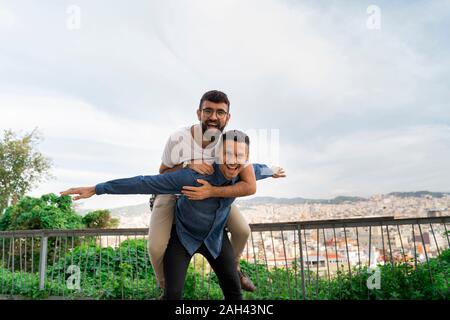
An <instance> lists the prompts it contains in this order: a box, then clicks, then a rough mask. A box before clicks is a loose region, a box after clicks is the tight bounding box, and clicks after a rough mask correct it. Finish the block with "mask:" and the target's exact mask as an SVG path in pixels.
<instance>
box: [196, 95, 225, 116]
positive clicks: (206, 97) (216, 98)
mask: <svg viewBox="0 0 450 320" xmlns="http://www.w3.org/2000/svg"><path fill="white" fill-rule="evenodd" d="M203 101H211V102H214V103H225V104H226V105H227V106H228V111H230V100H228V96H227V95H226V94H225V93H223V92H222V91H218V90H211V91H208V92H206V93H205V94H204V95H203V96H202V98H201V99H200V104H199V106H198V109H199V110H202V105H203Z"/></svg>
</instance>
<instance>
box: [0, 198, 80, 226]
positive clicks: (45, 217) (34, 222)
mask: <svg viewBox="0 0 450 320" xmlns="http://www.w3.org/2000/svg"><path fill="white" fill-rule="evenodd" d="M83 227H84V225H83V223H82V217H81V216H80V215H79V214H77V213H76V212H75V211H74V210H73V209H72V199H71V198H70V197H69V196H63V197H58V196H57V195H55V194H52V193H51V194H46V195H43V196H41V197H40V198H32V197H23V198H22V199H20V201H19V202H17V204H15V205H13V206H10V207H8V208H7V209H6V211H5V214H4V215H3V216H2V217H1V218H0V230H38V229H80V228H83Z"/></svg>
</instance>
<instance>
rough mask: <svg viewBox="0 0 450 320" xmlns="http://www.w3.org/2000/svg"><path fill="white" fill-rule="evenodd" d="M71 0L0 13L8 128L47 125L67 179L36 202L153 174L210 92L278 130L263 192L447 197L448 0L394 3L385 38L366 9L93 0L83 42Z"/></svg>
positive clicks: (235, 121) (248, 124)
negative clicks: (276, 174) (275, 176)
mask: <svg viewBox="0 0 450 320" xmlns="http://www.w3.org/2000/svg"><path fill="white" fill-rule="evenodd" d="M4 3H7V4H8V6H6V5H5V4H4ZM69 4H73V3H66V2H63V3H58V4H54V3H50V2H39V3H37V2H28V3H27V6H26V7H24V6H23V5H21V4H20V2H13V1H2V4H1V5H0V92H1V93H0V127H1V128H2V129H3V128H13V129H15V130H24V131H30V130H31V129H32V128H34V127H39V128H40V129H41V131H42V132H43V134H44V136H45V141H44V142H43V144H42V150H43V151H44V152H45V153H46V154H48V155H49V156H51V157H52V158H53V160H54V162H55V172H56V173H57V175H58V177H57V180H56V181H53V182H49V183H47V184H46V185H45V186H46V187H45V188H44V187H42V188H41V189H38V190H37V191H36V192H39V191H40V190H54V189H60V188H61V187H63V188H64V187H65V186H67V187H69V186H68V184H83V183H92V181H93V180H97V179H100V180H104V179H107V178H108V177H106V175H108V176H112V175H113V174H114V175H117V176H130V175H136V174H141V173H147V172H149V173H150V172H156V170H157V168H158V165H159V161H160V154H161V152H162V148H163V146H164V143H165V141H166V139H167V137H168V135H169V134H170V133H171V132H172V131H174V130H176V129H177V128H178V127H180V126H182V125H187V124H189V123H193V122H195V121H196V117H195V109H196V107H197V104H198V100H199V98H200V96H201V94H202V93H203V92H204V91H206V90H208V89H212V88H217V89H222V90H224V91H225V92H227V93H228V94H229V96H230V98H231V113H232V120H231V122H230V127H233V128H243V129H247V128H254V129H260V128H265V129H268V130H270V129H279V130H280V138H281V139H282V143H281V148H280V152H281V155H280V164H281V165H283V166H285V167H286V170H287V172H288V175H289V178H288V179H286V180H277V181H270V180H266V181H263V182H260V188H259V191H258V195H276V196H310V197H326V196H333V195H337V194H338V193H341V192H347V193H349V194H350V193H358V194H360V193H362V194H369V193H371V192H375V191H376V192H378V191H381V192H389V191H393V190H408V189H415V188H420V189H433V190H445V189H448V186H447V181H448V176H446V175H447V171H448V170H447V167H446V165H445V164H446V163H448V162H449V161H450V155H449V153H448V152H447V150H448V149H450V148H449V146H450V141H449V139H448V130H447V127H446V126H445V125H446V124H448V123H449V122H450V109H449V108H448V103H447V102H448V99H449V98H450V96H449V94H448V88H447V86H446V84H447V83H448V80H449V76H450V63H449V62H448V55H449V46H448V44H447V42H445V41H444V40H445V39H446V37H445V36H444V33H445V32H444V31H443V30H447V29H448V28H446V27H447V26H448V22H447V21H448V19H446V18H448V15H449V14H448V10H445V9H447V8H448V5H449V3H448V1H447V2H440V3H434V2H433V3H428V2H417V3H414V4H411V5H408V6H406V5H403V4H393V3H391V2H382V3H380V4H379V5H380V7H381V9H382V29H381V30H380V32H371V31H370V30H368V29H367V28H366V24H365V22H366V18H367V13H366V8H367V6H366V4H363V3H352V4H350V3H345V4H344V3H343V4H340V3H339V4H338V3H335V4H332V5H330V4H328V3H327V4H326V5H322V4H321V2H296V1H282V0H262V1H256V0H251V1H245V2H242V1H237V0H231V1H206V0H194V1H182V0H164V1H163V0H153V1H135V2H133V5H130V4H129V3H125V2H109V1H86V0H80V1H77V5H79V6H80V8H81V14H82V17H81V19H82V20H81V23H82V25H81V29H80V30H78V31H70V30H68V29H67V28H66V25H65V21H66V18H67V13H66V5H69ZM405 17H407V19H406V18H405ZM404 18H405V19H404ZM253 151H254V149H253ZM253 151H252V152H253ZM435 155H438V156H435ZM263 160H264V158H263ZM96 172H97V173H100V174H98V175H96V174H95V173H96ZM104 174H105V176H104ZM90 178H92V181H91V179H90ZM94 178H96V179H94ZM95 182H97V181H95ZM99 198H101V197H99ZM101 199H105V198H101ZM108 199H109V198H108ZM121 199H122V198H121ZM133 199H135V198H127V200H123V201H130V204H131V203H133V201H135V200H133ZM92 201H96V200H92ZM99 201H100V200H99ZM101 201H103V200H101ZM111 201H115V200H113V199H112V198H111ZM117 201H119V200H117ZM120 201H122V200H120ZM92 203H93V204H94V202H92ZM99 203H100V202H99ZM102 203H103V202H102ZM111 203H112V202H111Z"/></svg>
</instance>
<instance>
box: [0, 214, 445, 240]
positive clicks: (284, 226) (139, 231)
mask: <svg viewBox="0 0 450 320" xmlns="http://www.w3.org/2000/svg"><path fill="white" fill-rule="evenodd" d="M429 223H450V216H444V217H423V218H402V219H395V218H394V217H373V218H352V219H332V220H310V221H293V222H276V223H253V224H250V228H251V230H252V231H281V230H297V229H298V227H300V228H301V229H317V228H324V229H328V228H342V227H369V226H379V225H384V226H389V225H393V226H396V225H411V224H429ZM117 235H142V236H146V235H148V228H127V229H78V230H17V231H1V232H0V238H12V237H31V236H35V237H36V236H37V237H39V236H41V237H42V236H45V237H56V236H58V237H59V236H68V237H72V236H117Z"/></svg>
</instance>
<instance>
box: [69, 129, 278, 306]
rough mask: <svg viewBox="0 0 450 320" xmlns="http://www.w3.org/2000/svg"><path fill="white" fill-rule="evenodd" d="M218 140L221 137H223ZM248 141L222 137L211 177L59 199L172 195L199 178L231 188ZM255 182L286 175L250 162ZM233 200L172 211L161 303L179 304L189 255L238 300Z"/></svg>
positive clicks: (107, 188) (244, 163) (120, 182)
mask: <svg viewBox="0 0 450 320" xmlns="http://www.w3.org/2000/svg"><path fill="white" fill-rule="evenodd" d="M221 137H222V136H221ZM249 144H250V139H249V137H248V136H247V135H246V134H245V133H243V132H241V131H237V130H232V131H228V132H226V133H225V134H223V137H222V139H221V143H220V147H221V148H220V149H218V151H219V152H220V153H219V154H218V155H217V156H218V159H217V161H216V162H215V163H213V165H212V166H213V172H212V173H211V174H199V173H197V172H196V171H194V170H192V169H186V170H177V171H173V172H169V173H167V174H159V175H154V176H137V177H134V178H126V179H117V180H112V181H108V182H105V183H100V184H97V185H96V186H92V187H81V188H72V189H69V190H66V191H64V192H61V194H62V195H73V194H76V195H77V196H76V197H75V198H74V200H78V199H85V198H89V197H91V196H93V195H94V194H97V195H101V194H149V193H157V194H176V193H180V191H181V190H182V188H183V186H185V185H197V186H198V185H199V184H200V183H199V182H198V181H199V180H203V181H204V182H207V183H208V185H210V186H211V187H213V186H214V187H223V188H226V187H230V186H233V185H235V184H237V183H239V177H240V173H241V172H242V171H243V170H244V169H245V168H247V167H248V159H249ZM251 167H252V169H253V168H254V171H253V172H254V174H255V173H256V174H255V178H257V179H264V178H268V177H274V178H277V177H281V176H284V172H283V170H282V169H278V170H277V171H276V172H274V171H273V169H270V168H268V167H267V166H266V165H260V164H253V165H252V166H251ZM233 201H234V198H233V197H229V198H224V197H209V198H207V199H204V200H201V201H196V200H191V199H189V197H188V196H186V195H182V196H181V197H180V199H179V200H178V201H177V205H176V209H175V212H176V214H175V217H176V224H175V225H173V226H172V225H171V230H170V240H169V241H168V247H167V250H166V252H165V255H164V275H165V279H166V282H167V283H166V287H165V290H164V299H167V300H180V299H181V298H182V294H183V287H184V281H185V276H186V272H187V268H188V265H189V262H190V260H191V258H192V256H193V255H194V254H195V253H200V254H202V255H203V256H205V258H206V259H207V260H208V262H209V264H210V265H211V267H212V268H213V270H214V272H215V273H216V275H217V277H218V279H219V284H220V287H221V288H222V291H223V294H224V297H225V299H226V300H241V299H242V293H241V284H240V280H239V275H238V272H237V270H236V266H235V253H234V250H233V248H232V247H231V244H230V242H229V239H228V236H227V234H226V231H224V227H225V225H226V223H227V221H228V217H229V214H230V211H231V204H232V203H233Z"/></svg>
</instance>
